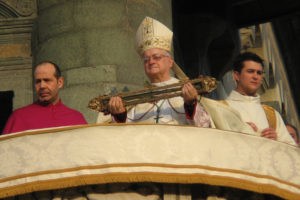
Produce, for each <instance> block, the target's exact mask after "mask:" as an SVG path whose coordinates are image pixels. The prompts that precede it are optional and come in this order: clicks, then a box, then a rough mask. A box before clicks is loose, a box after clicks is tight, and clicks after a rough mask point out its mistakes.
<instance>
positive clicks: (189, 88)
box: [182, 82, 198, 105]
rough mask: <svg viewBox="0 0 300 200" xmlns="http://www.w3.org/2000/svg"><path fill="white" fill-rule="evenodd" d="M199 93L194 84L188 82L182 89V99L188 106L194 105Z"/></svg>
mask: <svg viewBox="0 0 300 200" xmlns="http://www.w3.org/2000/svg"><path fill="white" fill-rule="evenodd" d="M197 96H198V92H197V90H196V89H195V87H194V86H193V84H192V83H190V82H187V83H186V84H184V85H183V87H182V97H183V100H184V103H186V104H187V105H192V104H194V103H195V101H196V100H197Z"/></svg>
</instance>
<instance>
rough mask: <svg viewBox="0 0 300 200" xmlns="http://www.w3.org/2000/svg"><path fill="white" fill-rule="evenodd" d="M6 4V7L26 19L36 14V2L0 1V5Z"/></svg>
mask: <svg viewBox="0 0 300 200" xmlns="http://www.w3.org/2000/svg"><path fill="white" fill-rule="evenodd" d="M1 2H2V3H4V4H6V5H7V6H8V7H10V8H11V9H13V11H14V12H15V13H16V14H17V15H18V16H22V17H28V16H31V15H33V14H34V13H36V10H37V8H36V0H22V1H20V0H0V3H1Z"/></svg>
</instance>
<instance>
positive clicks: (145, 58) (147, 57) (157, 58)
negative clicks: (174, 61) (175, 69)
mask: <svg viewBox="0 0 300 200" xmlns="http://www.w3.org/2000/svg"><path fill="white" fill-rule="evenodd" d="M164 57H169V56H168V55H163V54H158V53H155V54H153V55H151V56H145V57H143V61H144V63H148V62H149V61H150V59H151V58H152V59H153V60H155V61H160V60H161V59H162V58H164Z"/></svg>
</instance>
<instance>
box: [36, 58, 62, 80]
mask: <svg viewBox="0 0 300 200" xmlns="http://www.w3.org/2000/svg"><path fill="white" fill-rule="evenodd" d="M46 63H50V64H52V65H53V67H54V68H55V72H54V76H55V78H56V79H59V78H60V77H61V71H60V68H59V67H58V65H57V64H55V63H54V62H51V61H43V62H40V63H39V64H37V65H36V67H35V68H37V67H38V66H39V65H42V64H46Z"/></svg>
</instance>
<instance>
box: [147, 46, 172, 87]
mask: <svg viewBox="0 0 300 200" xmlns="http://www.w3.org/2000/svg"><path fill="white" fill-rule="evenodd" d="M143 59H144V67H145V73H146V75H147V76H148V78H149V79H150V81H151V82H152V83H158V82H163V81H168V80H169V79H170V78H171V74H170V69H171V68H172V66H173V59H172V58H171V57H170V56H169V55H168V54H167V52H166V51H164V50H162V49H157V48H153V49H148V50H146V51H145V52H144V54H143Z"/></svg>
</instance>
